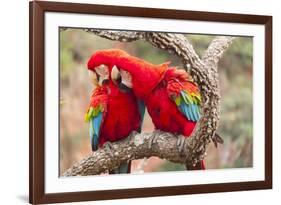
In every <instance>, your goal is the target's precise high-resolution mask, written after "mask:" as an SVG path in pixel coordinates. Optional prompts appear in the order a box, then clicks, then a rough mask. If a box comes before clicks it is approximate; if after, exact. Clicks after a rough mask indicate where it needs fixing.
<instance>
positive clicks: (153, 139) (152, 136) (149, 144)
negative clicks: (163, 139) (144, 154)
mask: <svg viewBox="0 0 281 205" xmlns="http://www.w3.org/2000/svg"><path fill="white" fill-rule="evenodd" d="M156 134H157V130H155V131H154V132H153V133H152V135H151V137H150V138H149V142H148V147H149V149H151V147H152V145H153V144H154V143H155V142H156V141H157V138H156V137H155V136H156Z"/></svg>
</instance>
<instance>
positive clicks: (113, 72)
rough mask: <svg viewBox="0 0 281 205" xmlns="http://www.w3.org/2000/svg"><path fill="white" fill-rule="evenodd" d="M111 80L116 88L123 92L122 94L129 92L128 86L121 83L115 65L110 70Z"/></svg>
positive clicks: (120, 77) (119, 74)
mask: <svg viewBox="0 0 281 205" xmlns="http://www.w3.org/2000/svg"><path fill="white" fill-rule="evenodd" d="M111 79H112V81H113V82H114V84H115V85H117V86H118V88H119V89H120V90H121V91H123V92H129V91H131V88H129V87H128V86H126V85H125V84H124V83H122V76H121V73H120V71H119V69H118V68H117V66H116V65H114V66H113V67H112V70H111Z"/></svg>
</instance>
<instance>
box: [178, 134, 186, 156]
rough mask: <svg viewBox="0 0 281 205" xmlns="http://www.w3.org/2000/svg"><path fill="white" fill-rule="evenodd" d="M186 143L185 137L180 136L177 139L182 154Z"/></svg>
mask: <svg viewBox="0 0 281 205" xmlns="http://www.w3.org/2000/svg"><path fill="white" fill-rule="evenodd" d="M184 144H185V140H184V138H183V137H178V139H177V148H178V151H179V153H180V154H182V152H183V148H184Z"/></svg>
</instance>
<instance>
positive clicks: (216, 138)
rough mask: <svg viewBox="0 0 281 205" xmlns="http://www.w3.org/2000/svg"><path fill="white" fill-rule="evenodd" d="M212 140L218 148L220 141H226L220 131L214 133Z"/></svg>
mask: <svg viewBox="0 0 281 205" xmlns="http://www.w3.org/2000/svg"><path fill="white" fill-rule="evenodd" d="M212 141H213V143H214V145H215V147H216V148H217V147H218V143H219V144H223V143H224V141H223V139H222V138H221V136H219V134H218V133H215V134H214V136H213V137H212Z"/></svg>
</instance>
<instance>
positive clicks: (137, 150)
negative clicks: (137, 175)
mask: <svg viewBox="0 0 281 205" xmlns="http://www.w3.org/2000/svg"><path fill="white" fill-rule="evenodd" d="M179 137H182V138H184V137H183V136H175V135H172V134H170V133H167V132H162V131H160V130H155V131H153V132H152V133H143V134H140V133H137V132H133V133H132V134H131V135H130V136H129V137H127V138H125V139H124V140H121V141H118V142H114V143H112V149H111V151H109V150H107V149H105V148H100V149H98V150H97V151H95V152H93V153H92V154H90V155H89V156H88V157H86V158H85V159H83V160H82V161H80V162H79V163H76V164H75V165H74V166H72V167H71V168H70V169H68V170H67V171H66V172H65V173H64V174H63V176H77V175H80V176H85V175H93V174H100V173H102V172H105V171H108V170H109V171H110V170H113V169H116V168H117V167H119V166H120V165H121V164H122V163H125V162H127V161H129V160H134V159H142V158H145V157H150V156H157V157H160V158H162V159H167V160H169V161H172V162H177V163H185V160H186V159H185V158H186V157H185V156H184V155H182V154H181V153H180V152H179V150H178V149H175V147H176V146H177V142H178V138H179ZM152 139H153V140H152ZM188 142H189V141H188V140H187V143H188Z"/></svg>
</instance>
